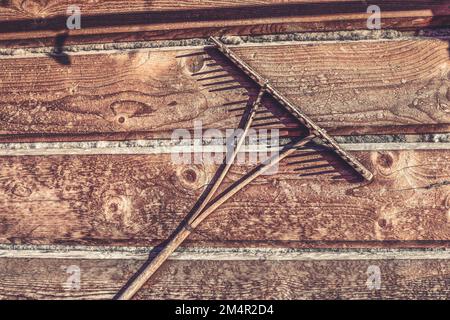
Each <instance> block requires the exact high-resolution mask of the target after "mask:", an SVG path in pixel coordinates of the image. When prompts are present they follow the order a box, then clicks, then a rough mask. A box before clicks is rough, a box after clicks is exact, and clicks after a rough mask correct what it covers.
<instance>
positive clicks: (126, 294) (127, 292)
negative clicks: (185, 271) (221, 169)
mask: <svg viewBox="0 0 450 320" xmlns="http://www.w3.org/2000/svg"><path fill="white" fill-rule="evenodd" d="M313 138H314V135H310V136H308V137H306V138H304V139H301V140H299V141H297V142H295V143H292V144H291V145H290V146H288V147H286V148H284V149H283V150H282V152H281V153H280V154H278V155H276V156H275V157H272V158H271V159H270V162H268V163H263V164H262V165H260V166H259V167H257V169H256V170H254V172H252V173H251V174H250V175H248V176H247V177H246V178H245V179H244V180H242V181H239V182H238V183H237V184H235V185H232V186H231V187H230V188H229V189H227V190H226V191H225V192H224V193H223V194H221V195H219V196H217V198H215V199H214V200H213V203H212V204H211V205H210V206H209V207H207V208H206V209H205V210H204V211H203V212H202V213H201V214H200V215H199V216H198V217H197V218H196V219H194V220H193V221H192V223H191V224H190V225H189V224H186V226H185V228H183V229H182V230H181V231H179V232H178V233H177V234H175V236H174V237H173V238H172V239H171V240H170V241H169V243H168V244H167V245H166V246H165V247H164V248H163V249H162V250H161V251H160V252H159V253H158V255H157V256H156V257H155V258H154V259H153V260H152V261H151V262H150V263H149V264H148V265H147V266H146V267H145V268H144V269H143V270H142V271H141V272H140V274H138V275H137V276H136V277H135V278H134V279H133V280H132V282H131V283H129V284H128V285H127V287H126V288H125V289H124V290H123V292H122V293H120V294H119V296H118V297H117V300H130V299H131V298H133V296H134V295H135V294H136V292H137V291H138V290H139V289H140V288H142V286H143V285H144V284H145V283H146V282H147V281H148V280H149V279H150V278H151V276H152V275H153V274H154V273H155V272H156V271H157V270H158V269H159V267H161V265H162V264H163V263H164V262H165V261H166V260H167V259H168V258H169V256H170V255H171V254H172V253H173V252H174V251H175V250H176V249H177V248H178V247H179V246H180V245H181V244H182V243H183V241H184V240H186V238H187V237H188V236H189V235H190V234H191V232H192V230H193V229H195V228H196V227H197V226H198V225H199V224H200V223H201V222H202V221H203V220H205V219H206V218H207V217H208V216H209V215H210V214H211V213H212V212H214V211H215V210H216V209H217V208H218V207H219V206H220V205H222V204H223V203H224V202H226V201H227V200H228V199H230V198H231V197H232V196H233V195H235V194H236V193H237V192H239V191H240V190H242V189H243V188H244V187H245V186H247V185H248V184H249V183H250V182H252V181H253V180H255V179H256V178H257V177H259V176H260V175H262V174H263V173H264V172H266V171H267V170H269V169H270V168H271V167H272V166H274V165H276V164H277V163H279V162H280V161H281V160H283V159H284V158H286V157H287V156H289V155H291V154H292V153H294V152H295V151H296V150H297V148H298V147H301V146H304V145H305V144H307V143H308V142H309V141H311V140H312V139H313Z"/></svg>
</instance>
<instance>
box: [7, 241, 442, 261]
mask: <svg viewBox="0 0 450 320" xmlns="http://www.w3.org/2000/svg"><path fill="white" fill-rule="evenodd" d="M153 249H154V248H143V247H83V246H61V245H36V246H33V245H0V258H16V259H20V258H21V259H33V258H36V259H37V258H39V259H85V260H147V259H148V256H149V253H150V252H151V251H152V250H153ZM169 259H170V260H216V261H232V260H238V261H249V260H269V261H270V260H272V261H326V260H449V259H450V249H287V248H181V249H179V250H178V251H176V252H175V253H174V254H173V255H172V256H171V257H170V258H169Z"/></svg>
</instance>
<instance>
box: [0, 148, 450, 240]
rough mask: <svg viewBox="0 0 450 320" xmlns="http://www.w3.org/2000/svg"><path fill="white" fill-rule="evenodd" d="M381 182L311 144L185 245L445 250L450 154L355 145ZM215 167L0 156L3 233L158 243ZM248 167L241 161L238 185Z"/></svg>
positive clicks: (165, 160) (132, 159) (4, 236)
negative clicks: (366, 179)
mask: <svg viewBox="0 0 450 320" xmlns="http://www.w3.org/2000/svg"><path fill="white" fill-rule="evenodd" d="M354 154H355V156H356V157H357V158H358V159H360V160H361V161H362V162H363V163H364V164H365V165H366V166H367V167H368V168H369V169H370V170H372V171H373V172H374V174H375V179H374V181H373V182H371V183H366V182H361V181H358V179H355V178H356V177H355V174H354V173H353V172H352V171H351V170H350V169H349V168H347V167H346V166H345V165H344V164H343V163H341V162H340V161H339V160H337V158H336V156H334V155H333V154H329V153H327V152H325V151H320V150H319V151H318V150H314V149H311V150H309V149H308V150H300V151H298V153H296V154H294V155H293V156H292V157H290V158H288V159H287V160H286V161H285V162H284V163H282V165H280V168H279V171H278V173H277V174H276V175H270V176H264V177H261V178H258V179H257V180H256V181H255V182H254V183H252V184H251V185H250V186H249V187H247V188H246V189H244V191H242V192H241V193H239V194H237V195H236V196H235V197H234V198H232V200H230V201H228V202H226V203H225V204H224V205H223V206H222V207H221V208H219V210H217V211H216V212H215V213H214V214H212V215H211V217H209V218H208V219H207V220H206V221H205V222H204V223H202V224H201V225H200V227H199V229H198V230H197V231H196V232H195V233H194V234H193V235H192V236H191V237H190V238H189V241H188V243H187V244H186V245H188V246H190V245H194V246H198V245H205V244H207V245H211V246H217V245H219V246H229V247H236V246H237V247H239V246H243V245H244V244H247V245H249V246H264V245H269V246H288V247H307V248H309V247H348V246H350V247H372V246H373V247H411V246H414V247H416V246H418V247H440V246H444V245H447V244H448V242H449V241H450V228H449V226H450V224H449V221H450V183H449V181H450V165H449V164H450V161H449V160H450V152H449V151H448V150H439V151H432V150H428V151H413V150H404V151H378V152H375V151H374V152H355V153H354ZM215 170H216V166H215V165H212V164H186V165H180V164H174V163H173V162H172V159H171V155H169V154H163V155H111V156H108V155H96V156H46V157H40V156H36V157H32V156H29V157H28V156H26V157H1V158H0V205H1V207H2V211H1V212H0V222H1V227H0V242H1V243H17V244H20V243H34V244H89V245H102V244H104V245H140V246H150V245H157V244H159V243H160V242H161V241H163V240H165V239H166V238H167V237H168V236H169V235H170V234H171V232H173V231H174V230H175V229H176V227H177V226H178V224H179V223H180V222H181V221H182V219H183V218H184V217H185V216H186V215H187V214H188V212H189V211H190V210H191V208H192V207H193V205H194V204H195V202H196V200H197V199H198V198H199V196H200V195H201V192H202V190H203V189H204V188H205V186H206V184H207V183H209V181H210V179H211V178H212V176H213V174H214V172H215ZM247 170H249V167H247V166H244V165H240V166H235V167H233V168H232V170H231V172H230V175H229V176H228V179H227V184H229V183H231V182H232V181H236V180H237V179H239V178H240V177H241V176H242V175H243V174H244V173H245V172H247Z"/></svg>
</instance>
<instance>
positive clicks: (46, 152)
mask: <svg viewBox="0 0 450 320" xmlns="http://www.w3.org/2000/svg"><path fill="white" fill-rule="evenodd" d="M186 142H188V141H186ZM281 142H282V141H281ZM281 145H283V143H281ZM340 145H341V146H342V148H343V149H344V150H348V151H398V150H450V142H387V143H381V142H380V143H378V142H376V143H373V142H370V143H364V142H362V143H341V144H340ZM277 150H279V147H275V146H273V147H270V146H264V145H246V146H243V148H242V150H241V151H240V152H247V153H248V152H274V151H277ZM196 152H208V153H219V152H226V146H225V145H223V144H221V145H219V144H216V145H201V144H199V143H198V142H195V141H193V142H192V143H188V144H186V145H177V144H174V143H173V142H171V141H170V140H135V141H117V142H116V141H97V142H63V143H61V142H43V143H14V144H8V143H3V144H0V157H4V156H50V155H106V154H117V155H122V154H177V153H196Z"/></svg>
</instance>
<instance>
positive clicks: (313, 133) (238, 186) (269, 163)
mask: <svg viewBox="0 0 450 320" xmlns="http://www.w3.org/2000/svg"><path fill="white" fill-rule="evenodd" d="M211 41H212V42H213V43H214V44H215V46H216V48H217V49H218V50H219V51H220V52H222V53H223V54H224V55H225V56H226V57H227V58H228V59H229V60H231V62H233V63H234V64H235V65H236V66H238V67H239V68H240V69H241V70H242V71H243V72H245V73H246V74H247V75H248V76H250V78H252V79H253V80H254V81H255V82H256V83H257V84H258V85H259V86H260V90H259V93H258V96H257V98H256V99H255V101H254V103H253V104H252V105H251V106H249V107H248V108H247V110H246V112H245V113H244V116H243V117H244V119H243V120H244V121H243V123H244V124H243V131H242V133H241V134H238V135H237V137H236V139H235V140H234V143H233V146H232V147H233V148H232V150H231V151H230V150H228V148H227V154H226V157H225V160H224V163H223V164H222V166H221V167H220V168H219V169H218V172H217V173H216V175H215V176H217V179H216V180H215V181H214V182H213V184H212V186H211V187H210V189H209V190H207V191H206V194H205V195H204V199H203V200H202V201H201V203H200V204H199V205H198V207H197V208H196V209H195V211H194V212H193V213H192V215H191V216H190V217H189V219H188V220H187V221H186V222H184V223H183V225H182V226H181V228H179V229H177V230H179V231H176V232H175V234H174V235H173V236H172V237H171V239H170V240H169V242H168V243H167V244H166V245H165V246H164V247H163V249H162V250H161V251H160V252H159V253H158V254H157V255H156V256H155V257H154V258H153V259H151V260H149V261H148V262H147V263H146V264H145V265H144V266H143V268H141V270H140V271H138V273H137V274H136V275H135V276H134V277H133V278H132V279H131V280H130V281H129V282H128V283H127V284H126V285H125V286H124V288H123V289H122V290H121V291H120V292H119V293H118V294H117V295H116V297H115V298H116V299H118V300H129V299H131V298H132V297H133V296H134V295H135V294H136V292H137V291H138V290H139V289H140V288H141V287H142V286H143V285H144V284H145V283H146V282H147V281H148V280H149V279H150V278H151V276H152V275H153V274H154V273H155V272H156V271H157V270H158V269H159V267H160V266H161V265H162V264H163V263H164V262H165V261H166V260H167V259H168V258H169V256H170V255H171V254H172V253H173V252H174V251H175V250H176V249H177V248H179V246H180V245H181V244H182V243H183V241H184V240H186V238H187V237H188V236H189V235H190V234H191V233H192V232H193V230H194V229H195V228H197V226H198V225H199V224H200V223H201V222H202V221H203V220H205V219H206V218H207V217H208V216H209V215H210V214H211V213H213V212H214V211H215V210H216V209H217V208H218V207H219V206H221V205H222V204H223V203H225V202H226V201H227V200H228V199H230V198H231V197H232V196H234V195H235V194H236V193H238V192H239V191H240V190H242V189H243V188H244V187H246V186H247V185H248V184H250V183H251V182H252V181H253V180H255V179H256V178H258V177H259V176H260V175H262V174H264V173H265V172H266V171H267V170H269V169H270V168H272V167H273V166H274V165H276V164H278V163H279V162H280V161H282V160H283V159H284V158H286V157H288V156H289V155H291V154H293V153H294V152H295V151H296V150H297V149H298V148H301V147H303V146H305V145H306V144H307V143H308V142H310V141H311V140H312V139H314V138H319V139H321V140H322V141H323V142H324V144H325V145H327V146H328V147H330V148H331V149H332V150H334V151H335V152H336V154H337V155H339V156H340V157H341V158H342V159H343V160H344V161H345V162H347V163H348V164H349V165H350V166H351V167H352V168H353V169H354V170H355V171H356V172H357V173H358V174H360V175H361V176H362V177H363V178H364V179H366V180H368V181H370V180H372V178H373V175H372V173H371V172H370V171H369V170H367V169H366V168H365V167H364V166H363V165H362V164H361V163H360V162H359V161H358V160H357V159H356V158H354V157H353V156H352V155H350V154H348V153H347V152H346V151H345V150H343V149H342V148H341V147H340V146H339V144H338V143H337V142H336V141H335V140H334V139H333V138H332V137H331V136H329V135H328V133H327V132H326V131H325V130H324V129H322V128H321V127H320V126H318V125H317V124H316V123H315V122H314V121H313V120H311V119H310V118H309V117H308V116H306V115H305V114H304V113H303V112H302V111H301V110H300V109H299V108H298V107H297V106H295V104H293V103H292V102H291V101H289V100H288V99H287V98H286V97H284V96H283V95H282V94H281V93H280V92H279V91H278V90H276V89H275V88H274V87H273V86H272V85H271V84H270V83H269V81H268V80H266V79H264V78H263V77H262V76H261V75H259V74H258V73H257V72H256V71H255V70H254V69H252V68H251V67H250V66H249V65H247V64H246V63H245V62H244V61H242V60H241V59H240V58H239V57H238V56H237V55H236V54H235V53H234V52H233V51H232V50H231V49H230V48H228V47H227V46H226V45H225V44H224V43H222V42H221V41H220V40H219V39H217V38H214V37H211ZM265 93H267V94H270V95H271V96H272V97H273V98H275V99H276V100H277V101H279V102H280V103H281V105H283V106H284V107H285V108H286V109H287V110H288V111H289V112H290V113H291V114H292V115H293V116H294V117H295V118H296V119H297V120H299V122H300V123H301V124H303V125H305V126H306V127H307V128H308V130H309V134H308V135H307V136H306V137H305V138H300V139H297V140H295V141H293V142H291V143H290V144H288V145H286V146H285V147H284V148H283V149H282V150H281V151H280V152H279V153H278V154H276V155H274V156H272V157H271V158H269V159H267V160H266V161H264V162H262V163H261V164H260V165H258V166H257V167H255V168H254V169H252V170H251V171H250V172H248V173H247V174H245V175H244V176H243V177H242V178H241V179H239V180H238V181H236V182H235V183H233V184H232V185H230V186H229V187H228V188H227V189H225V191H223V192H222V193H221V194H219V195H218V196H216V197H215V198H214V199H212V198H213V196H214V195H215V193H216V192H217V190H218V188H219V187H220V185H221V184H222V182H223V180H224V178H225V176H226V174H227V173H228V171H229V170H230V168H231V166H232V165H233V162H234V160H235V159H236V156H237V155H238V153H239V151H240V149H241V147H242V144H243V143H244V141H245V138H246V136H247V134H248V131H249V129H250V127H251V125H252V123H253V120H254V118H255V115H256V111H257V110H258V108H259V106H260V105H261V101H262V98H263V96H264V94H265Z"/></svg>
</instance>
